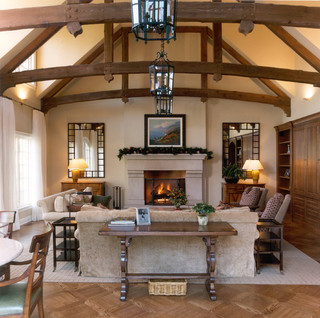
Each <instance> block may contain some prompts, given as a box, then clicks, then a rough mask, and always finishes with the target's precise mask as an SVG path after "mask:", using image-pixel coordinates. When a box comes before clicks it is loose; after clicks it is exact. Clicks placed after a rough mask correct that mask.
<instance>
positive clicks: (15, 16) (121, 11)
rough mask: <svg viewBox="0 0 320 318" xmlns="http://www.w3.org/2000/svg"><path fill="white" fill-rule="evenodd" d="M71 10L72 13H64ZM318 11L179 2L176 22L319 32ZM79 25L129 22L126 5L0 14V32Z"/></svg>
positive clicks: (28, 10)
mask: <svg viewBox="0 0 320 318" xmlns="http://www.w3.org/2000/svg"><path fill="white" fill-rule="evenodd" d="M68 7H72V10H71V11H72V12H70V9H69V12H68V10H67V8H68ZM319 16H320V7H307V6H293V5H280V4H266V3H255V4H254V5H252V3H246V2H243V3H224V2H222V3H211V2H178V3H177V21H178V22H208V23H210V22H211V23H222V22H223V23H239V22H240V21H242V20H250V21H252V22H253V23H254V24H271V25H282V26H292V27H305V28H320V19H319ZM70 22H80V23H81V24H97V23H107V22H111V23H125V22H131V5H130V3H129V2H119V3H98V4H91V3H90V4H86V3H82V4H72V5H58V6H45V7H35V8H32V7H31V8H19V9H10V10H0V31H10V30H19V29H30V28H43V27H45V28H48V27H51V26H64V25H67V24H68V23H70Z"/></svg>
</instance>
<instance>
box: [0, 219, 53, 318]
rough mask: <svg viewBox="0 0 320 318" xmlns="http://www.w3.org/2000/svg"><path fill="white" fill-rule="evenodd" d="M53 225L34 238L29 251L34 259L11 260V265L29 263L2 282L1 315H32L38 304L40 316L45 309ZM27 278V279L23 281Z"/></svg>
mask: <svg viewBox="0 0 320 318" xmlns="http://www.w3.org/2000/svg"><path fill="white" fill-rule="evenodd" d="M52 231H53V226H52V225H51V224H50V223H49V230H48V231H47V232H46V233H44V234H39V235H35V236H34V237H33V238H32V241H31V245H30V249H29V252H30V253H33V254H32V259H31V260H28V261H23V262H15V261H13V262H11V263H10V265H28V264H30V266H28V267H27V269H26V270H25V272H24V273H23V274H21V275H20V276H19V277H16V278H13V279H10V280H7V281H2V282H0V317H23V318H26V317H30V315H31V313H32V312H33V310H34V308H35V307H36V305H38V312H39V317H40V318H43V317H44V310H43V275H44V270H45V267H46V257H47V254H48V250H49V242H50V237H51V233H52ZM25 279H27V281H24V282H22V281H23V280H25Z"/></svg>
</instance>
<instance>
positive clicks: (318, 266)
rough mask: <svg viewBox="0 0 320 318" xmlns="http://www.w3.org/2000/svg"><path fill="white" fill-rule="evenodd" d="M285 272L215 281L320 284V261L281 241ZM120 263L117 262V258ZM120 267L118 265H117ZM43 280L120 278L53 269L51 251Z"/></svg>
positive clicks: (62, 265)
mask: <svg viewBox="0 0 320 318" xmlns="http://www.w3.org/2000/svg"><path fill="white" fill-rule="evenodd" d="M283 250H284V271H283V274H281V273H280V270H279V266H278V265H264V266H261V269H260V274H256V275H255V277H230V278H216V283H217V284H272V285H273V284H274V285H277V284H283V285H320V263H318V262H317V261H315V260H313V259H312V258H311V257H309V256H307V255H306V254H304V253H303V252H301V251H300V250H298V249H297V248H295V247H294V246H293V245H291V244H290V243H288V242H287V241H284V246H283ZM28 258H30V257H29V255H28V253H27V252H25V253H24V254H22V255H21V256H20V257H19V259H18V260H22V259H28ZM119 262H120V261H119ZM119 266H120V264H119ZM21 267H22V266H12V270H11V276H12V277H15V276H17V275H19V274H21V273H22V271H23V270H22V268H21ZM44 281H45V282H61V283H71V282H72V283H111V282H119V281H120V280H119V279H108V278H97V277H82V276H81V275H79V272H75V271H74V263H73V262H58V263H57V269H56V271H55V272H53V252H52V251H50V252H49V254H48V257H47V267H46V271H45V275H44Z"/></svg>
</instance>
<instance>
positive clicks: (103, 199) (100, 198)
mask: <svg viewBox="0 0 320 318" xmlns="http://www.w3.org/2000/svg"><path fill="white" fill-rule="evenodd" d="M110 200H111V197H110V196H105V195H94V196H93V197H92V203H93V205H94V206H97V205H98V203H100V204H101V205H103V206H104V207H105V208H108V206H109V202H110Z"/></svg>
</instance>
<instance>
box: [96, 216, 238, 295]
mask: <svg viewBox="0 0 320 318" xmlns="http://www.w3.org/2000/svg"><path fill="white" fill-rule="evenodd" d="M237 234H238V232H237V231H236V230H235V229H234V228H233V227H232V226H231V225H230V224H229V223H227V222H210V223H208V225H207V226H199V224H198V223H196V222H166V223H162V222H158V223H152V224H151V225H144V226H136V227H134V228H133V229H121V228H109V227H108V224H105V225H104V226H103V227H102V228H101V229H100V231H99V235H106V236H118V237H119V238H120V243H121V244H120V246H121V255H120V266H121V291H120V300H122V301H125V300H126V298H127V294H128V285H129V279H134V280H139V279H172V278H175V279H182V278H183V279H186V278H188V279H191V278H192V279H200V278H206V287H207V290H208V293H209V297H210V299H211V300H216V299H217V297H216V291H215V286H214V269H215V251H214V246H215V241H216V238H217V237H218V236H227V235H237ZM138 236H146V237H148V236H149V237H150V236H171V237H177V236H195V237H201V238H202V240H203V241H204V243H205V245H206V248H207V253H206V260H207V273H199V274H197V273H191V274H185V273H183V274H178V273H175V274H170V273H161V274H154V273H150V274H134V273H128V271H127V268H128V247H129V246H130V243H131V241H132V239H133V238H134V237H138Z"/></svg>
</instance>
